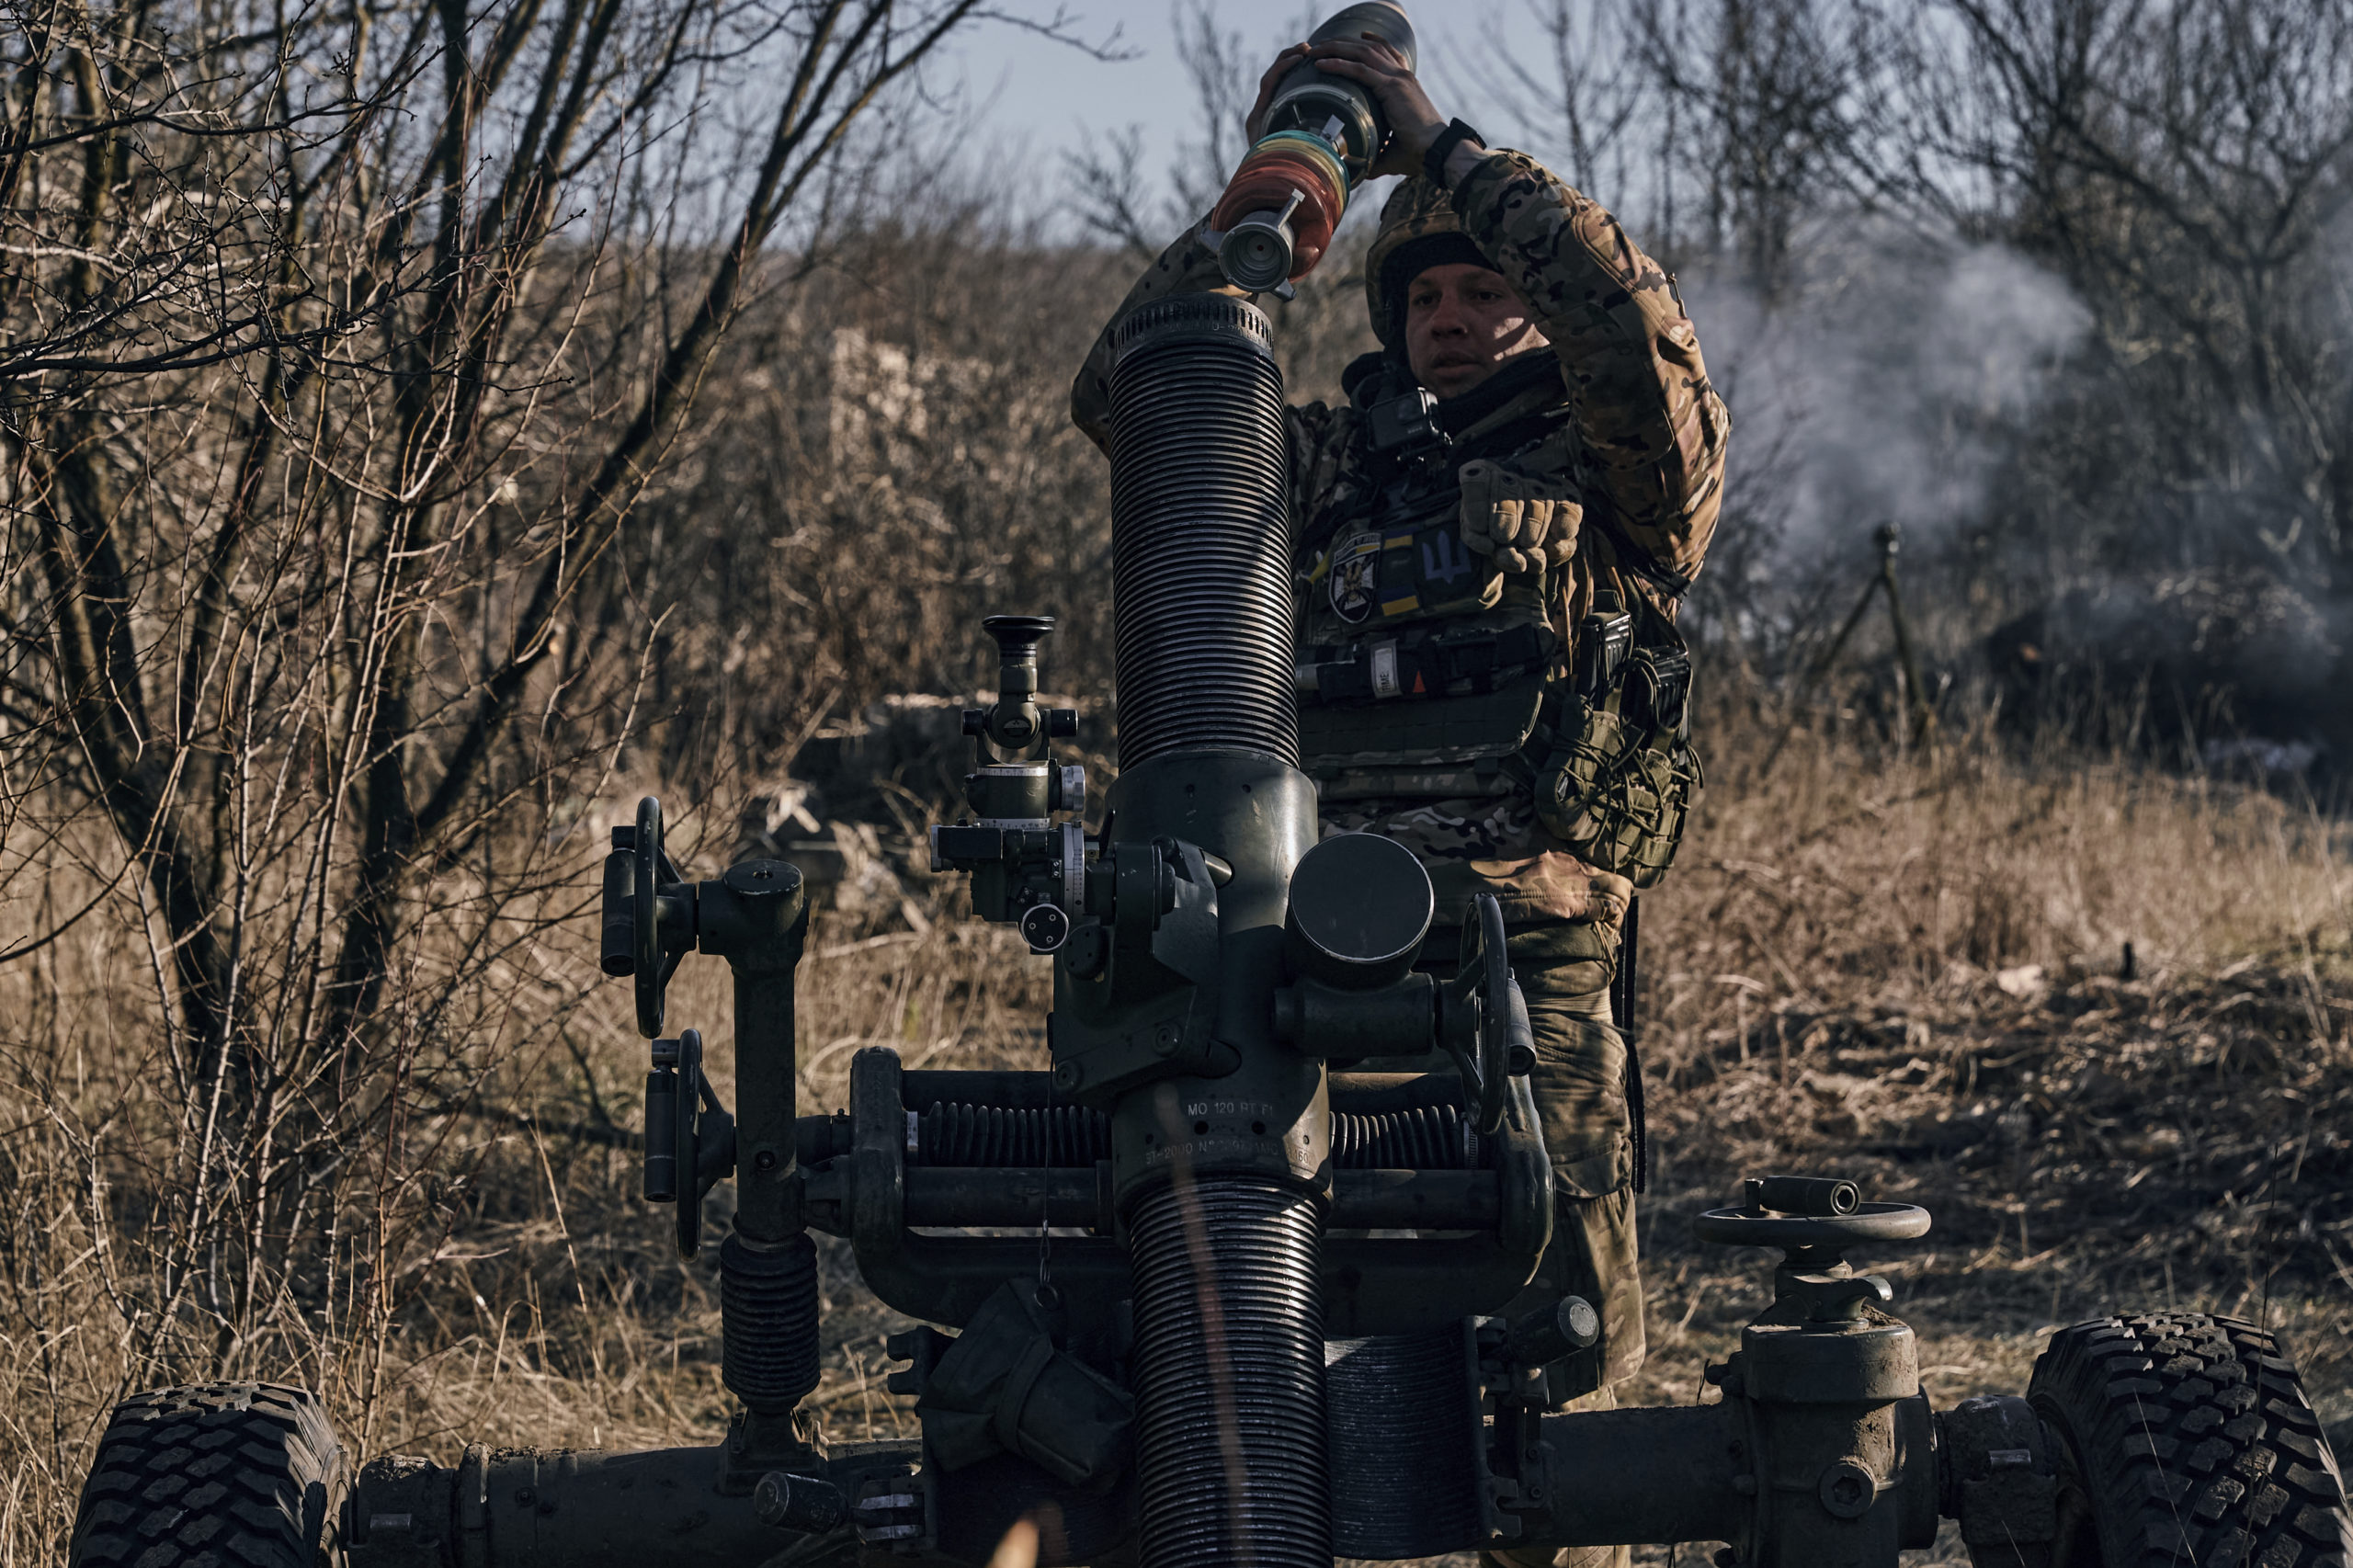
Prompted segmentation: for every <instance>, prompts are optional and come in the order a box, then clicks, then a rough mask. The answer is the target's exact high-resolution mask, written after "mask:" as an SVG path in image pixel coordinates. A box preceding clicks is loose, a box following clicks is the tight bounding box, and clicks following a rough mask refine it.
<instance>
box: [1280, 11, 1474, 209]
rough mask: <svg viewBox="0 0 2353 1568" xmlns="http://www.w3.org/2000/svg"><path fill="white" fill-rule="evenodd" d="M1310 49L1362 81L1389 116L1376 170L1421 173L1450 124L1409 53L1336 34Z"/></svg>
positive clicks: (1324, 66) (1323, 63)
mask: <svg viewBox="0 0 2353 1568" xmlns="http://www.w3.org/2000/svg"><path fill="white" fill-rule="evenodd" d="M1307 54H1308V57H1309V58H1310V59H1312V60H1313V61H1314V62H1315V66H1316V69H1317V70H1319V71H1325V72H1329V73H1330V74H1333V75H1335V76H1346V77H1347V79H1348V80H1349V81H1351V82H1359V83H1362V84H1363V85H1364V86H1365V87H1366V88H1367V89H1369V90H1370V92H1371V94H1372V96H1373V99H1374V101H1375V102H1377V103H1379V104H1380V105H1381V115H1382V117H1383V118H1384V119H1387V120H1388V121H1389V145H1388V146H1386V147H1384V148H1383V149H1381V159H1380V161H1379V162H1378V163H1375V164H1374V165H1372V170H1371V172H1372V173H1373V174H1376V175H1404V176H1407V177H1409V178H1410V177H1411V176H1415V175H1417V174H1420V173H1421V172H1422V155H1423V154H1424V153H1427V152H1428V151H1429V150H1430V143H1431V142H1435V141H1437V140H1438V132H1439V131H1444V130H1445V129H1446V116H1444V115H1442V114H1440V113H1438V106H1437V105H1436V104H1434V103H1432V102H1430V96H1429V94H1427V93H1426V92H1424V91H1423V90H1422V82H1421V78H1420V77H1418V76H1416V75H1415V74H1414V72H1413V68H1412V67H1411V66H1409V65H1407V64H1406V63H1405V57H1404V55H1402V54H1400V53H1398V52H1397V51H1395V50H1393V49H1392V48H1390V47H1389V46H1388V45H1387V44H1385V43H1383V42H1381V40H1379V39H1375V38H1361V39H1335V40H1332V41H1331V42H1329V43H1319V44H1316V45H1315V46H1314V47H1313V48H1311V49H1310V50H1308V51H1307Z"/></svg>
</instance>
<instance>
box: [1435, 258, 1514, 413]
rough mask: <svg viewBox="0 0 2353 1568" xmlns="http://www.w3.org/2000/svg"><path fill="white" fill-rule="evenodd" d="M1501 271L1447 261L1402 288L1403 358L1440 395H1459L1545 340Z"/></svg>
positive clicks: (1467, 263)
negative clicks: (1403, 301) (1508, 360)
mask: <svg viewBox="0 0 2353 1568" xmlns="http://www.w3.org/2000/svg"><path fill="white" fill-rule="evenodd" d="M1546 341H1547V340H1546V338H1545V336H1544V335H1543V334H1542V333H1540V332H1539V331H1537V330H1536V324H1535V323H1534V322H1532V321H1531V320H1529V314H1528V307H1527V306H1526V305H1523V304H1521V303H1520V301H1519V296H1518V295H1517V294H1515V293H1513V292H1512V291H1511V289H1510V287H1509V286H1508V285H1506V283H1505V282H1504V278H1503V274H1502V273H1500V272H1496V271H1494V270H1493V269H1491V268H1488V267H1474V266H1472V264H1470V263H1469V262H1450V263H1449V264H1448V265H1446V266H1444V267H1427V268H1426V269H1424V270H1423V271H1422V272H1421V273H1419V274H1418V275H1416V276H1415V278H1414V281H1413V282H1412V283H1410V284H1408V285H1407V286H1406V289H1405V362H1406V363H1407V364H1409V365H1411V366H1412V367H1413V369H1414V378H1415V380H1416V381H1420V382H1421V383H1422V385H1424V386H1426V387H1427V388H1428V389H1429V390H1430V391H1431V392H1436V393H1437V394H1438V396H1440V397H1460V396H1461V395H1462V394H1463V393H1464V392H1469V391H1470V390H1471V389H1472V387H1475V386H1477V385H1478V384H1479V383H1480V382H1481V381H1485V380H1486V379H1487V378H1488V377H1489V376H1492V375H1494V374H1495V369H1496V367H1497V366H1499V365H1501V364H1502V363H1503V362H1504V361H1505V360H1506V359H1508V358H1511V357H1512V356H1513V355H1515V354H1524V353H1526V352H1527V351H1528V350H1529V349H1531V348H1540V347H1543V346H1544V344H1545V342H1546Z"/></svg>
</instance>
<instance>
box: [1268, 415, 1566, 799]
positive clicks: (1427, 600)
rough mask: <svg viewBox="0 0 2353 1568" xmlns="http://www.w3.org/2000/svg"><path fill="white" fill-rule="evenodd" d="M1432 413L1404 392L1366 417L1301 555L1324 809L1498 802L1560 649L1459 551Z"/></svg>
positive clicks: (1535, 604)
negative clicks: (1353, 479)
mask: <svg viewBox="0 0 2353 1568" xmlns="http://www.w3.org/2000/svg"><path fill="white" fill-rule="evenodd" d="M1435 408H1436V401H1435V400H1434V399H1432V398H1431V396H1430V395H1429V393H1428V392H1425V391H1423V390H1421V389H1419V388H1415V389H1414V390H1412V391H1411V392H1407V393H1406V394H1405V395H1404V396H1402V397H1398V398H1394V399H1392V400H1389V401H1386V402H1381V403H1374V404H1372V405H1371V406H1370V408H1368V409H1367V410H1366V411H1365V419H1364V426H1363V435H1362V437H1361V438H1360V439H1361V442H1362V448H1361V452H1360V458H1361V460H1360V464H1359V473H1358V483H1357V484H1356V485H1353V486H1351V487H1349V488H1348V490H1347V492H1346V493H1344V494H1340V495H1336V497H1335V504H1334V505H1333V506H1331V507H1329V508H1327V510H1326V515H1325V517H1323V518H1320V519H1318V526H1317V527H1316V528H1313V529H1311V530H1310V536H1309V538H1308V540H1306V541H1305V543H1306V545H1307V549H1308V554H1307V557H1306V559H1305V560H1304V561H1303V562H1302V568H1303V570H1302V602H1301V606H1300V628H1301V632H1302V647H1301V649H1300V658H1299V664H1298V666H1297V669H1296V672H1295V681H1296V685H1297V687H1298V690H1299V701H1300V749H1301V752H1302V760H1303V762H1304V764H1305V766H1306V767H1307V770H1308V771H1309V772H1310V773H1311V774H1313V776H1314V777H1315V778H1317V780H1318V781H1319V784H1320V785H1321V788H1322V791H1323V794H1324V798H1325V799H1327V800H1347V799H1352V798H1355V799H1361V798H1364V797H1367V796H1374V795H1426V796H1440V797H1455V796H1465V795H1471V796H1477V795H1489V794H1504V793H1508V792H1510V791H1511V790H1513V789H1514V788H1515V787H1516V786H1515V784H1514V782H1513V780H1512V779H1511V778H1510V777H1509V775H1508V773H1507V766H1517V765H1518V758H1519V755H1520V754H1521V752H1522V751H1523V750H1524V748H1525V747H1526V745H1527V744H1528V740H1529V735H1530V734H1531V733H1534V731H1535V729H1536V725H1537V722H1538V719H1539V716H1540V707H1541V704H1542V701H1543V696H1544V670H1545V665H1546V664H1547V662H1548V661H1549V660H1550V659H1551V657H1552V653H1553V652H1554V650H1555V649H1556V648H1557V647H1558V638H1557V636H1556V635H1555V634H1554V632H1553V631H1552V627H1551V626H1550V625H1549V624H1548V623H1547V621H1546V619H1545V617H1544V613H1543V607H1542V597H1541V593H1540V589H1539V588H1538V587H1536V586H1534V585H1507V584H1506V579H1505V578H1504V576H1503V574H1500V573H1499V572H1497V570H1496V569H1495V562H1494V561H1493V560H1492V559H1491V558H1489V557H1486V556H1483V555H1475V554H1473V553H1472V551H1470V550H1469V549H1468V548H1467V547H1466V546H1465V545H1464V544H1463V541H1462V531H1461V516H1460V513H1461V497H1462V486H1461V480H1460V478H1459V477H1458V475H1457V471H1458V468H1459V465H1460V463H1461V461H1462V460H1463V458H1462V455H1461V453H1460V452H1459V451H1458V450H1457V449H1456V447H1455V444H1454V443H1453V442H1452V441H1451V440H1450V439H1449V437H1447V435H1446V433H1445V432H1444V431H1443V430H1442V429H1441V428H1440V427H1439V426H1438V421H1437V419H1436V417H1435V415H1434V410H1435ZM1526 776H1527V775H1526V770H1525V767H1521V772H1520V777H1521V778H1526Z"/></svg>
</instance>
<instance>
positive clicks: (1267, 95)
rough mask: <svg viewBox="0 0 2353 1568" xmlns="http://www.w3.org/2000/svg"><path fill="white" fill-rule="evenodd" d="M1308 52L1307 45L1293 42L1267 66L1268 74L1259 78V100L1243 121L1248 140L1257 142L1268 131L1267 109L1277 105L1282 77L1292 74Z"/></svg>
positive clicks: (1243, 128) (1243, 130)
mask: <svg viewBox="0 0 2353 1568" xmlns="http://www.w3.org/2000/svg"><path fill="white" fill-rule="evenodd" d="M1307 52H1308V46H1307V45H1305V44H1303V43H1295V44H1292V45H1291V46H1290V48H1289V49H1286V50H1284V51H1282V52H1281V53H1280V54H1278V55H1276V56H1275V62H1274V63H1273V64H1272V65H1269V66H1267V74H1265V75H1263V76H1261V77H1259V78H1258V101H1257V102H1256V103H1255V104H1252V105H1251V106H1250V112H1249V114H1247V115H1246V116H1245V117H1244V118H1243V121H1242V133H1243V135H1244V136H1245V137H1246V138H1247V139H1248V140H1250V141H1252V142H1256V141H1257V140H1258V138H1259V137H1261V136H1264V135H1265V134H1266V133H1267V110H1268V109H1270V108H1274V107H1275V89H1276V88H1277V87H1278V86H1279V85H1281V84H1282V79H1283V78H1284V77H1285V76H1288V75H1290V69H1291V67H1292V66H1294V65H1296V64H1298V63H1299V62H1300V61H1301V60H1302V58H1304V57H1305V55H1306V54H1307Z"/></svg>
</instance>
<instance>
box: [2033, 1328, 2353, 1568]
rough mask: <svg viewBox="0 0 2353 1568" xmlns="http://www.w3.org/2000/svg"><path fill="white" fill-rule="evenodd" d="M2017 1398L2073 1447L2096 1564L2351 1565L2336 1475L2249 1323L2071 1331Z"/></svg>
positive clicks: (2193, 1567)
mask: <svg viewBox="0 0 2353 1568" xmlns="http://www.w3.org/2000/svg"><path fill="white" fill-rule="evenodd" d="M2027 1397H2028V1399H2029V1402H2030V1403H2032V1404H2034V1406H2035V1407H2036V1409H2037V1412H2038V1413H2039V1414H2040V1415H2041V1416H2042V1418H2043V1419H2044V1421H2046V1422H2048V1423H2050V1424H2051V1425H2052V1426H2056V1427H2059V1428H2061V1429H2062V1431H2063V1436H2064V1437H2065V1438H2066V1440H2067V1442H2068V1443H2069V1444H2070V1446H2071V1447H2072V1448H2073V1449H2074V1452H2075V1458H2076V1461H2077V1463H2078V1465H2079V1466H2080V1468H2081V1471H2082V1483H2083V1485H2084V1487H2085V1489H2086V1492H2087V1493H2088V1494H2090V1495H2091V1496H2092V1497H2093V1498H2094V1499H2095V1503H2096V1506H2097V1507H2098V1510H2099V1514H2100V1522H2101V1532H2100V1533H2101V1538H2102V1553H2103V1555H2104V1557H2105V1558H2106V1559H2107V1568H2256V1565H2257V1564H2260V1565H2261V1568H2353V1518H2348V1516H2347V1510H2346V1506H2345V1485H2344V1477H2343V1475H2342V1473H2341V1472H2340V1471H2339V1470H2338V1469H2337V1465H2336V1459H2335V1457H2334V1456H2333V1455H2332V1454H2331V1453H2330V1452H2329V1448H2328V1440H2327V1438H2326V1437H2325V1435H2324V1434H2323V1432H2322V1430H2321V1426H2320V1421H2319V1418H2318V1416H2317V1415H2315V1414H2314V1413H2313V1407H2312V1404H2311V1402H2310V1401H2309V1400H2307V1399H2306V1398H2305V1397H2304V1393H2303V1389H2302V1385H2301V1384H2300V1383H2299V1382H2298V1381H2297V1376H2296V1367H2295V1363H2294V1362H2293V1361H2292V1360H2290V1358H2288V1357H2287V1356H2286V1355H2285V1354H2284V1353H2283V1352H2282V1351H2281V1350H2280V1348H2279V1344H2278V1343H2277V1342H2276V1341H2275V1340H2274V1339H2273V1338H2272V1337H2271V1335H2268V1334H2267V1333H2265V1332H2264V1331H2263V1330H2261V1329H2259V1328H2257V1327H2256V1325H2255V1324H2250V1323H2243V1322H2240V1321H2238V1320H2236V1319H2233V1318H2216V1317H2209V1316H2207V1315H2205V1314H2204V1313H2200V1312H2147V1313H2140V1314H2135V1315H2131V1316H2122V1317H2111V1318H2106V1319H2101V1320H2097V1321H2094V1322H2091V1323H2081V1324H2075V1325H2074V1326H2073V1327H2071V1328H2066V1329H2063V1330H2061V1331H2060V1332H2059V1333H2058V1334H2056V1335H2052V1340H2051V1344H2050V1346H2048V1347H2047V1348H2046V1349H2045V1350H2044V1351H2043V1353H2042V1355H2041V1357H2040V1358H2039V1359H2037V1361H2036V1362H2035V1365H2034V1376H2033V1379H2032V1381H2030V1383H2029V1385H2028V1392H2027Z"/></svg>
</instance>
